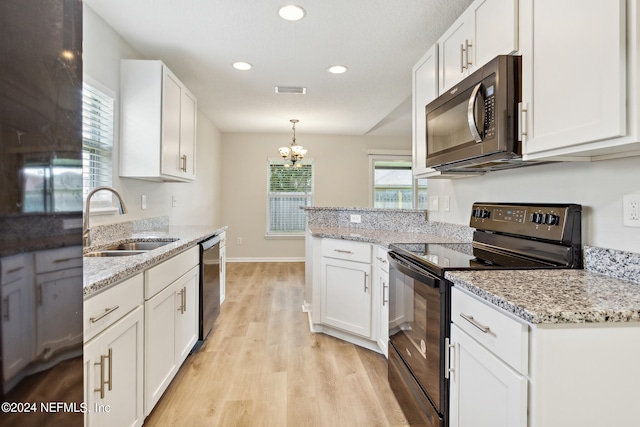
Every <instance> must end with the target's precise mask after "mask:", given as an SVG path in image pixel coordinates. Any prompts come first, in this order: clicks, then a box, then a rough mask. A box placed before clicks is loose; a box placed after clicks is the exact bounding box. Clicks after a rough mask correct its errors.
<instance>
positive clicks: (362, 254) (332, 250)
mask: <svg viewBox="0 0 640 427" xmlns="http://www.w3.org/2000/svg"><path fill="white" fill-rule="evenodd" d="M322 256H325V257H328V258H337V259H344V260H347V261H357V262H366V263H371V245H370V244H368V243H359V242H350V241H347V240H338V239H323V240H322Z"/></svg>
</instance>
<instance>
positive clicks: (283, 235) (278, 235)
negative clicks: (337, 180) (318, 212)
mask: <svg viewBox="0 0 640 427" xmlns="http://www.w3.org/2000/svg"><path fill="white" fill-rule="evenodd" d="M274 163H275V164H282V165H284V164H286V163H289V162H287V161H284V160H282V159H274V158H270V159H268V160H267V179H266V183H267V197H266V211H267V215H266V223H265V227H266V230H267V232H266V233H265V239H282V240H286V239H292V240H298V239H304V236H305V231H304V230H302V231H295V232H293V231H292V232H281V231H278V232H274V231H270V222H271V221H270V220H271V217H270V206H269V199H270V197H271V193H270V187H271V168H270V166H271V165H272V164H274ZM302 164H304V165H311V194H310V195H309V196H308V197H310V198H311V200H310V205H311V206H313V196H314V194H315V167H314V165H313V159H304V160H303V161H302Z"/></svg>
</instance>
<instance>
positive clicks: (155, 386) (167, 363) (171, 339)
mask: <svg viewBox="0 0 640 427" xmlns="http://www.w3.org/2000/svg"><path fill="white" fill-rule="evenodd" d="M171 261H172V260H169V261H166V262H165V263H163V264H166V263H167V262H171ZM161 267H162V265H161ZM154 268H155V267H154ZM176 268H177V266H176ZM174 271H175V270H174ZM178 271H180V270H178ZM199 276H200V273H199V268H198V267H197V266H194V267H192V268H191V270H189V271H188V272H187V273H185V274H184V275H182V276H181V277H180V278H178V279H177V280H175V281H174V282H173V283H171V284H170V285H168V286H167V287H165V288H164V289H163V290H161V291H160V292H158V293H157V294H155V295H153V296H152V297H151V298H149V299H147V300H146V301H145V312H144V317H145V357H144V360H145V363H144V371H145V381H144V383H145V395H144V396H145V397H144V400H145V405H144V407H145V410H144V413H145V416H147V415H149V414H150V413H151V411H152V410H153V408H154V406H155V405H156V403H158V400H159V399H160V397H162V394H163V393H164V391H165V390H166V389H167V387H168V386H169V384H170V383H171V381H172V380H173V377H174V376H175V374H176V373H177V372H178V369H180V366H181V365H182V362H184V360H185V359H186V358H187V356H188V355H189V352H190V351H191V349H192V348H193V345H194V344H195V343H196V341H197V340H198V280H199ZM147 277H149V276H147Z"/></svg>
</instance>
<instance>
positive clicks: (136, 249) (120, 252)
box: [84, 239, 178, 257]
mask: <svg viewBox="0 0 640 427" xmlns="http://www.w3.org/2000/svg"><path fill="white" fill-rule="evenodd" d="M176 240H178V239H157V240H153V241H134V242H129V243H120V244H117V245H112V246H108V247H106V248H104V249H102V250H99V251H94V252H89V253H86V254H84V256H86V257H111V256H131V255H140V254H143V253H145V252H148V251H152V250H154V249H158V248H160V247H162V246H164V245H168V244H169V243H173V242H175V241H176Z"/></svg>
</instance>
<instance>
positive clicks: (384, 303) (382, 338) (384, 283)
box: [374, 267, 389, 358]
mask: <svg viewBox="0 0 640 427" xmlns="http://www.w3.org/2000/svg"><path fill="white" fill-rule="evenodd" d="M374 268H375V269H376V270H375V274H374V276H375V279H374V280H376V282H377V286H376V288H377V289H376V292H377V293H378V295H379V298H380V300H379V301H378V304H376V307H377V309H378V310H379V312H378V322H377V339H378V347H379V348H380V350H381V351H382V353H383V354H384V355H385V357H387V358H388V357H389V354H388V351H389V347H388V342H389V272H387V271H385V270H384V269H383V268H381V267H374Z"/></svg>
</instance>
